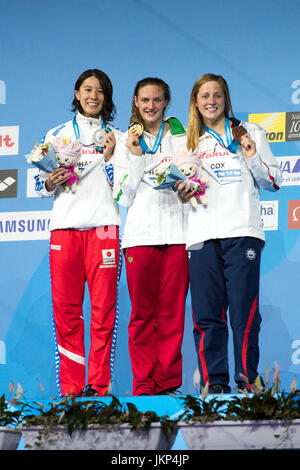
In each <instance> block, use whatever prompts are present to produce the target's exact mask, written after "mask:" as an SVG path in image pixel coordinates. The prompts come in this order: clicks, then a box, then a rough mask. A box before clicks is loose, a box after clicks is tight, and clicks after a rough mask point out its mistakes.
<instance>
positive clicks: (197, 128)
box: [186, 73, 234, 150]
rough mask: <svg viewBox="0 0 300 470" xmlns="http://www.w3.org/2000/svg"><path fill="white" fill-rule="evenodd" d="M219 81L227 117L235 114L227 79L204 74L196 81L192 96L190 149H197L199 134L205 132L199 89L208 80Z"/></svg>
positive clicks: (188, 143) (188, 142) (188, 138)
mask: <svg viewBox="0 0 300 470" xmlns="http://www.w3.org/2000/svg"><path fill="white" fill-rule="evenodd" d="M212 81H214V82H217V83H219V85H220V86H221V88H222V90H223V93H224V97H225V108H224V114H225V116H226V117H227V118H229V116H232V117H233V116H234V114H233V110H232V106H231V99H230V94H229V88H228V85H227V82H226V80H225V79H224V78H223V77H222V76H221V75H214V74H213V73H206V74H204V75H202V76H201V77H200V78H198V80H197V81H196V82H195V84H194V86H193V89H192V92H191V97H190V109H189V122H188V132H187V144H186V145H187V148H188V149H189V150H195V149H196V148H197V147H198V143H199V136H200V135H202V134H203V132H204V123H203V119H202V115H201V114H200V113H199V110H198V108H197V107H196V102H197V96H198V92H199V89H200V88H201V86H202V85H204V84H205V83H207V82H212Z"/></svg>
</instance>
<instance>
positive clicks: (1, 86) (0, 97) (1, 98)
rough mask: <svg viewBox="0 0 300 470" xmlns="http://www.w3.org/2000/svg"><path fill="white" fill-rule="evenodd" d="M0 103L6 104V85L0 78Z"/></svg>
mask: <svg viewBox="0 0 300 470" xmlns="http://www.w3.org/2000/svg"><path fill="white" fill-rule="evenodd" d="M0 104H6V85H5V82H4V81H3V80H0Z"/></svg>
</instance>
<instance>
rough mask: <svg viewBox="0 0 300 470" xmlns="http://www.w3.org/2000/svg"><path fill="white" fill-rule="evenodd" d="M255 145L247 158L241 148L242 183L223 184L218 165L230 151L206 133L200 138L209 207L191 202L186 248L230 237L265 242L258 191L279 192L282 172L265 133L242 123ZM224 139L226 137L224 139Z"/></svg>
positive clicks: (252, 124) (251, 124)
mask: <svg viewBox="0 0 300 470" xmlns="http://www.w3.org/2000/svg"><path fill="white" fill-rule="evenodd" d="M240 125H242V126H243V127H244V128H245V129H247V131H248V132H249V133H250V136H251V139H252V140H254V141H255V143H256V150H257V151H256V155H254V156H253V157H252V158H250V159H246V158H245V157H244V156H243V154H242V150H241V146H239V147H238V150H237V156H236V158H237V159H238V161H239V163H240V168H241V181H240V182H234V183H229V184H220V183H219V182H218V177H217V176H216V174H215V172H214V171H215V170H216V166H217V165H216V163H218V164H219V167H221V166H222V159H223V162H224V161H225V159H226V158H227V159H228V158H230V156H229V152H228V151H227V149H226V148H224V147H222V146H221V144H219V143H218V142H217V140H216V139H215V138H214V137H213V136H211V135H210V134H209V133H207V132H205V134H203V135H202V136H201V137H200V139H199V146H198V149H199V150H200V151H201V152H202V157H201V159H202V175H201V176H202V178H204V179H207V180H208V188H207V191H206V200H207V206H206V207H205V206H203V205H201V204H198V205H197V208H196V209H194V208H193V207H192V206H191V204H190V203H188V204H187V205H188V207H189V214H188V234H187V248H188V249H199V248H201V246H202V243H203V242H204V241H205V240H210V239H219V238H228V237H243V236H249V237H256V238H260V239H261V240H265V234H264V231H263V222H262V219H261V216H260V194H259V188H260V187H261V188H263V189H265V190H268V191H276V190H277V189H279V187H280V184H281V170H280V168H279V165H278V163H277V161H276V158H275V157H274V156H273V154H272V152H271V149H270V146H269V144H268V141H267V138H266V134H265V131H264V129H263V128H262V127H260V126H259V125H257V124H254V123H250V122H241V123H240ZM223 137H224V138H223V140H224V139H225V136H223Z"/></svg>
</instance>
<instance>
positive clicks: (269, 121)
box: [248, 113, 285, 142]
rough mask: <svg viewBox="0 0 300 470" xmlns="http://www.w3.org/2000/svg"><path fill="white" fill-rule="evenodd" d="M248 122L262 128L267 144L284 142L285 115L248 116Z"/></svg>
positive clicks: (264, 114) (262, 114)
mask: <svg viewBox="0 0 300 470" xmlns="http://www.w3.org/2000/svg"><path fill="white" fill-rule="evenodd" d="M248 120H249V122H255V123H256V124H259V125H260V126H261V127H263V128H264V130H265V131H266V134H267V139H268V141H269V142H284V141H285V113H260V114H249V117H248Z"/></svg>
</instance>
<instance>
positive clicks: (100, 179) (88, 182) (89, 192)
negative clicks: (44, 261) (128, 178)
mask: <svg viewBox="0 0 300 470" xmlns="http://www.w3.org/2000/svg"><path fill="white" fill-rule="evenodd" d="M76 120H77V123H78V127H79V131H80V141H81V142H82V144H83V145H82V151H81V158H80V160H79V162H78V164H77V167H78V168H79V169H81V170H82V171H83V173H82V176H81V177H80V179H79V181H77V189H76V192H75V193H74V194H73V193H72V191H69V192H65V191H64V190H63V188H61V187H58V188H56V189H55V190H54V191H52V192H48V191H47V190H46V188H45V186H44V182H45V179H46V178H47V177H48V176H49V174H47V173H46V174H45V173H44V172H42V171H41V172H40V173H39V180H40V181H39V182H38V184H36V189H37V191H38V192H39V194H40V195H41V196H44V197H49V196H52V195H54V203H53V209H52V213H51V220H50V231H52V230H56V229H67V228H73V229H77V230H88V229H91V228H94V227H99V226H104V225H120V223H121V220H120V215H119V210H118V206H117V204H116V202H115V201H114V199H113V195H112V189H111V186H110V184H109V180H108V178H107V173H106V170H110V171H112V162H113V158H112V159H111V160H110V161H108V162H107V163H106V162H105V161H104V159H103V155H102V154H101V153H99V152H98V151H97V150H96V149H95V147H94V146H89V145H90V143H91V142H92V136H93V134H94V132H95V130H96V129H98V128H101V126H102V119H101V118H100V119H93V118H87V117H85V116H83V115H81V114H80V113H78V114H77V115H76ZM107 127H109V128H110V129H112V130H113V131H114V133H115V136H116V139H119V138H120V137H121V136H122V132H120V131H118V130H116V129H114V128H113V127H112V126H111V125H110V124H109V125H108V126H107ZM56 136H61V137H65V138H71V139H74V140H75V138H76V136H75V132H74V127H73V120H71V121H68V122H66V123H64V124H61V125H59V126H57V127H55V128H53V129H51V130H50V131H48V132H47V134H46V136H45V137H44V139H43V141H44V142H52V141H53V138H54V137H56ZM85 172H86V174H85Z"/></svg>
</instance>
